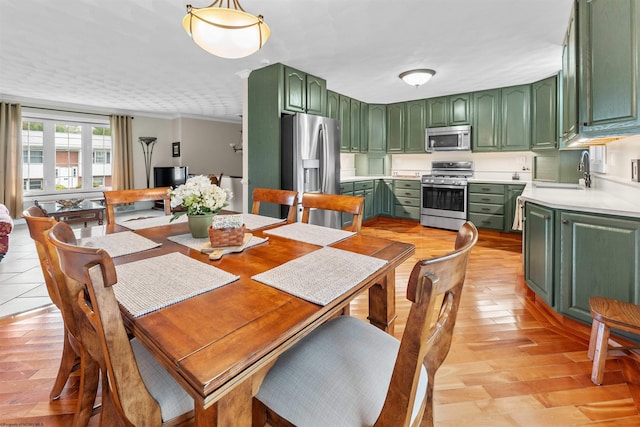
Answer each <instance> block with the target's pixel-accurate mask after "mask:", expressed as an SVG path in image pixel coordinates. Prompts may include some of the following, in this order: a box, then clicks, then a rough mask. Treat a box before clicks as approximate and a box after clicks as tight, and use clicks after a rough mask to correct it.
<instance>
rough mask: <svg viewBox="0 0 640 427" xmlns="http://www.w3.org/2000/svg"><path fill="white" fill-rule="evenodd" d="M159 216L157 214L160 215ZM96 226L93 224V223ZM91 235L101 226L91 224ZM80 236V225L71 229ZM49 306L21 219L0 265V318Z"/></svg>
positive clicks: (146, 213)
mask: <svg viewBox="0 0 640 427" xmlns="http://www.w3.org/2000/svg"><path fill="white" fill-rule="evenodd" d="M158 212H159V211H154V210H150V211H146V210H145V211H131V212H124V213H118V214H116V215H117V217H118V219H119V220H120V219H126V218H127V217H128V216H130V215H131V216H132V217H133V216H134V215H135V217H138V216H149V215H158V214H159V213H158ZM160 214H161V213H160ZM94 224H96V223H94ZM89 227H91V234H92V235H98V234H97V233H101V232H104V226H98V225H94V226H93V227H92V226H91V224H89ZM73 228H74V231H75V232H76V234H77V235H78V237H81V235H82V234H84V233H83V231H87V230H83V225H82V224H77V225H74V226H73ZM51 304H52V302H51V299H50V298H49V294H48V293H47V287H46V285H45V284H44V277H43V275H42V269H41V268H40V261H39V260H38V253H37V252H36V246H35V243H34V242H33V240H32V239H31V236H29V229H28V228H27V224H26V223H25V222H24V220H16V221H15V225H14V227H13V231H12V232H11V235H10V237H9V252H7V255H5V257H4V258H3V259H2V261H1V262H0V319H2V318H7V317H10V316H15V315H17V314H20V313H24V312H28V311H31V310H35V309H39V308H43V307H47V306H50V305H51Z"/></svg>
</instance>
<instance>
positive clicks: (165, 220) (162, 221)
mask: <svg viewBox="0 0 640 427" xmlns="http://www.w3.org/2000/svg"><path fill="white" fill-rule="evenodd" d="M170 219H171V215H162V216H154V217H151V218H143V219H131V220H128V221H116V224H118V225H121V226H123V227H127V228H129V229H131V230H142V229H143V228H152V227H160V226H163V225H169V220H170ZM186 221H187V216H186V215H181V216H179V217H178V218H177V219H175V220H173V221H172V222H171V224H174V223H175V224H178V223H180V222H186Z"/></svg>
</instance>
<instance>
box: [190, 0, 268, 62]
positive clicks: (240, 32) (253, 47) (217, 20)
mask: <svg viewBox="0 0 640 427" xmlns="http://www.w3.org/2000/svg"><path fill="white" fill-rule="evenodd" d="M224 2H225V0H216V1H214V2H213V3H211V4H210V5H209V6H207V7H204V8H197V7H193V6H191V5H190V4H188V5H187V15H186V16H185V17H184V19H182V26H183V27H184V29H185V31H186V32H187V34H189V36H190V37H191V38H192V39H193V41H194V42H195V43H196V44H197V45H198V46H200V47H201V48H203V49H204V50H206V51H207V52H209V53H211V54H213V55H216V56H220V57H222V58H243V57H245V56H249V55H251V54H252V53H255V52H257V51H258V50H259V49H260V48H261V47H262V46H264V44H265V43H266V42H267V40H268V39H269V35H271V30H270V29H269V26H268V25H267V24H265V23H264V19H263V17H262V15H257V16H255V15H252V14H250V13H247V12H245V11H244V9H243V8H242V6H240V3H239V2H238V0H226V7H223V5H222V4H223V3H224ZM231 3H232V4H231ZM230 5H231V6H233V9H232V8H231V7H230Z"/></svg>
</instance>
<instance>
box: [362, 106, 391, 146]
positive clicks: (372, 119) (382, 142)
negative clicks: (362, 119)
mask: <svg viewBox="0 0 640 427" xmlns="http://www.w3.org/2000/svg"><path fill="white" fill-rule="evenodd" d="M368 116H369V117H368V122H367V127H368V135H367V136H368V147H367V151H368V152H369V153H386V152H387V106H386V105H384V104H369V109H368Z"/></svg>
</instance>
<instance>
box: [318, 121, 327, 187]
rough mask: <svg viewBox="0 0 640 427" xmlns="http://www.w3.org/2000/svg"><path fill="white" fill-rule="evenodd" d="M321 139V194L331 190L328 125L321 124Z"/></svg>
mask: <svg viewBox="0 0 640 427" xmlns="http://www.w3.org/2000/svg"><path fill="white" fill-rule="evenodd" d="M319 133H320V139H319V143H320V145H321V146H322V156H321V158H320V174H321V175H322V186H321V187H320V192H321V193H326V192H327V189H328V188H329V179H328V178H329V177H328V175H329V174H328V173H327V167H328V165H327V158H328V157H329V144H328V142H327V125H326V123H322V124H320V131H319Z"/></svg>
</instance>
